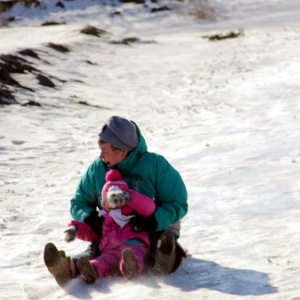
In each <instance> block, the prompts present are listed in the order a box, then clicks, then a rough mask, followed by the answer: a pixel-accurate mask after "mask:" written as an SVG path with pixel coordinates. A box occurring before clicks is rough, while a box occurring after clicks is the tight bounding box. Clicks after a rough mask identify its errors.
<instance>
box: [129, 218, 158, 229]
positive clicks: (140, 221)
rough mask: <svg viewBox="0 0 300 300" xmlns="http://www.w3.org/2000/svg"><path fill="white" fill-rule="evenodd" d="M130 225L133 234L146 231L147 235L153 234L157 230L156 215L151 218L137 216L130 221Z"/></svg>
mask: <svg viewBox="0 0 300 300" xmlns="http://www.w3.org/2000/svg"><path fill="white" fill-rule="evenodd" d="M129 224H130V226H131V230H132V231H133V232H140V231H146V232H147V233H153V232H155V230H156V226H157V221H156V218H155V216H154V214H152V215H150V216H149V217H144V216H141V215H138V214H136V215H135V216H134V217H132V218H131V219H130V221H129Z"/></svg>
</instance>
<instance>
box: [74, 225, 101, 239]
mask: <svg viewBox="0 0 300 300" xmlns="http://www.w3.org/2000/svg"><path fill="white" fill-rule="evenodd" d="M69 226H76V238H78V239H80V240H82V241H87V242H95V241H98V240H99V237H98V236H97V235H96V234H95V233H94V231H93V230H92V228H91V227H90V226H89V225H87V224H85V223H83V222H80V221H76V220H72V221H71V223H70V224H69Z"/></svg>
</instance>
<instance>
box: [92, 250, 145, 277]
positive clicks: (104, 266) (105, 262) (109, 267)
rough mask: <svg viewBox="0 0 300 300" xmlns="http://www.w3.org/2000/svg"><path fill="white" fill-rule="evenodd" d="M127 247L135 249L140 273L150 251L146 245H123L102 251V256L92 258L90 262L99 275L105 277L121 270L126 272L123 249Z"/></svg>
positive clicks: (122, 272)
mask: <svg viewBox="0 0 300 300" xmlns="http://www.w3.org/2000/svg"><path fill="white" fill-rule="evenodd" d="M126 248H130V249H132V250H133V252H134V254H135V257H136V261H137V265H138V274H140V273H141V272H142V271H143V268H144V262H145V260H146V256H147V253H148V249H147V248H145V246H144V245H127V244H124V245H121V246H119V247H116V248H114V249H111V250H108V251H105V252H102V253H101V255H100V256H98V257H96V258H94V259H92V260H90V263H91V264H92V265H93V267H94V268H95V270H96V272H97V274H98V276H99V277H104V276H107V275H110V274H114V273H117V272H118V271H119V272H121V274H122V275H125V274H124V267H123V261H122V251H123V250H124V249H126Z"/></svg>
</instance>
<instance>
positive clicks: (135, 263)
mask: <svg viewBox="0 0 300 300" xmlns="http://www.w3.org/2000/svg"><path fill="white" fill-rule="evenodd" d="M120 250H121V251H122V258H121V262H120V271H121V273H122V274H123V275H125V276H126V277H128V278H129V279H131V278H134V277H136V276H137V275H139V274H141V273H142V271H143V268H144V262H145V260H146V256H147V252H148V250H147V249H146V248H145V247H144V245H123V246H122V247H120Z"/></svg>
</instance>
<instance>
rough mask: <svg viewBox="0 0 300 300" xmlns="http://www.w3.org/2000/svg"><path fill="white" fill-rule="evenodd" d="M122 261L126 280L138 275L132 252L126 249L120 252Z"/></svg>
mask: <svg viewBox="0 0 300 300" xmlns="http://www.w3.org/2000/svg"><path fill="white" fill-rule="evenodd" d="M122 260H123V264H124V272H125V275H126V277H127V278H128V279H133V278H135V277H137V275H138V266H137V262H136V257H135V254H134V252H133V251H132V250H131V249H129V248H126V249H124V250H123V252H122Z"/></svg>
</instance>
